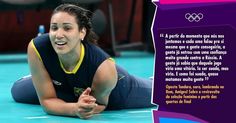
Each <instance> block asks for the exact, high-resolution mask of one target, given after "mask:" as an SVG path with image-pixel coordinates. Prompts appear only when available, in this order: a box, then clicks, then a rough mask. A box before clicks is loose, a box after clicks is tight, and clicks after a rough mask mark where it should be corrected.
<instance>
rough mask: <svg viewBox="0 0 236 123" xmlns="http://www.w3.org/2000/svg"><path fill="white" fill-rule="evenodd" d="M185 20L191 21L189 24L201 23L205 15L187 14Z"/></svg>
mask: <svg viewBox="0 0 236 123" xmlns="http://www.w3.org/2000/svg"><path fill="white" fill-rule="evenodd" d="M185 18H186V19H187V20H188V21H189V22H199V21H200V20H201V19H203V14H202V13H198V14H196V13H192V14H190V13H186V14H185Z"/></svg>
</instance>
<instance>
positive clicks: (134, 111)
mask: <svg viewBox="0 0 236 123" xmlns="http://www.w3.org/2000/svg"><path fill="white" fill-rule="evenodd" d="M147 112H151V111H128V113H147Z"/></svg>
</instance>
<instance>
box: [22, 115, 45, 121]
mask: <svg viewBox="0 0 236 123" xmlns="http://www.w3.org/2000/svg"><path fill="white" fill-rule="evenodd" d="M24 118H25V119H28V120H32V119H46V118H49V117H48V116H37V117H24Z"/></svg>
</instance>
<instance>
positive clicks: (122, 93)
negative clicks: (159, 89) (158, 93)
mask: <svg viewBox="0 0 236 123" xmlns="http://www.w3.org/2000/svg"><path fill="white" fill-rule="evenodd" d="M116 69H117V72H118V82H117V85H116V87H115V88H114V89H113V91H112V93H111V95H110V97H109V105H108V107H107V108H108V109H124V108H144V107H151V106H154V105H152V104H151V97H152V80H150V79H143V78H139V77H135V76H132V75H130V74H129V73H128V72H127V71H125V70H124V69H123V68H121V67H119V66H116Z"/></svg>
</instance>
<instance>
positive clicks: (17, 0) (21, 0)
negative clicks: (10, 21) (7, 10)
mask: <svg viewBox="0 0 236 123" xmlns="http://www.w3.org/2000/svg"><path fill="white" fill-rule="evenodd" d="M0 1H2V2H5V3H9V4H17V5H29V4H39V3H43V2H45V1H46V0H0Z"/></svg>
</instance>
